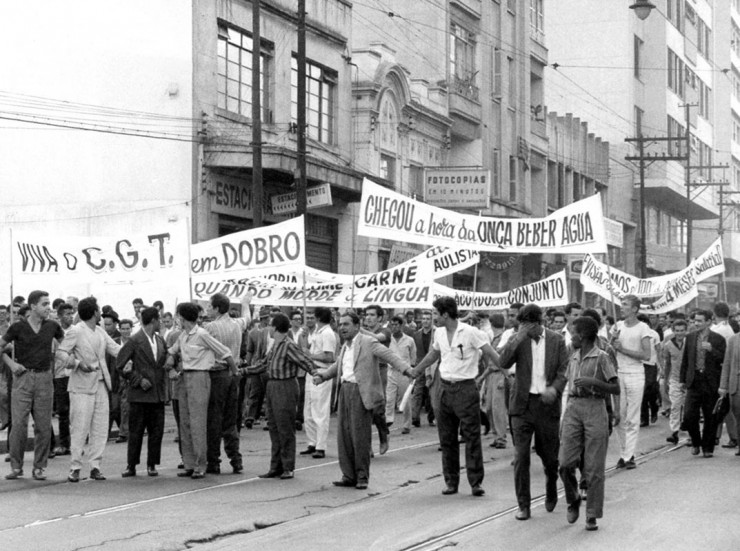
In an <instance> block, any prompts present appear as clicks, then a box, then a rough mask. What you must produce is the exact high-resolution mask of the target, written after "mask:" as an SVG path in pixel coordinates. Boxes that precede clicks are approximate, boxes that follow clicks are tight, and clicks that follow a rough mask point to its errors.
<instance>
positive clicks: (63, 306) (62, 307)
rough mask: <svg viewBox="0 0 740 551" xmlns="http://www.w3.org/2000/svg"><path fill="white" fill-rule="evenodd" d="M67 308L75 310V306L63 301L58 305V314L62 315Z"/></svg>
mask: <svg viewBox="0 0 740 551" xmlns="http://www.w3.org/2000/svg"><path fill="white" fill-rule="evenodd" d="M67 310H70V311H72V312H74V311H75V307H74V306H72V305H71V304H67V303H66V302H62V303H61V304H60V305H59V306H57V316H59V317H62V316H63V315H64V312H66V311H67Z"/></svg>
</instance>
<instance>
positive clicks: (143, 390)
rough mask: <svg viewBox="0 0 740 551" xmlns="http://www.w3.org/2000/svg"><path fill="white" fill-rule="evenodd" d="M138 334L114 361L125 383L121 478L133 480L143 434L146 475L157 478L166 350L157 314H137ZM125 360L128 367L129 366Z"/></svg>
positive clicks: (151, 310)
mask: <svg viewBox="0 0 740 551" xmlns="http://www.w3.org/2000/svg"><path fill="white" fill-rule="evenodd" d="M141 324H142V326H141V330H140V331H137V332H136V333H134V335H133V336H132V337H131V338H130V339H129V340H128V341H127V342H126V344H124V345H123V347H122V348H121V351H120V352H119V354H118V358H117V360H116V366H117V368H118V371H119V372H120V373H121V375H122V376H123V377H124V378H126V379H127V380H128V381H129V390H128V402H129V439H128V461H127V463H128V466H127V467H126V470H125V471H123V473H122V474H121V476H123V477H124V478H127V477H130V476H136V465H138V464H139V458H140V456H141V445H142V441H143V439H144V430H146V432H147V435H148V438H147V458H146V464H147V474H148V475H149V476H157V475H158V474H159V473H158V472H157V465H159V459H160V454H161V451H162V435H163V434H164V403H165V402H166V401H167V372H166V370H165V362H166V361H167V346H166V345H165V342H164V340H163V339H162V337H160V336H159V333H158V331H159V310H158V309H157V308H154V307H150V308H144V309H143V310H141ZM129 360H131V363H130V364H129V363H128V362H129Z"/></svg>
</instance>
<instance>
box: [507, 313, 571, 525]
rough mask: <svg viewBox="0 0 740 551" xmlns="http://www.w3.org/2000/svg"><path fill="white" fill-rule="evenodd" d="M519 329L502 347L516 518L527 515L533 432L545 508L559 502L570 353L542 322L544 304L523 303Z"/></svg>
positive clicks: (561, 338)
mask: <svg viewBox="0 0 740 551" xmlns="http://www.w3.org/2000/svg"><path fill="white" fill-rule="evenodd" d="M517 320H518V321H519V330H518V331H517V333H516V334H515V335H514V336H513V337H512V338H511V339H509V342H507V343H506V345H505V346H504V348H503V350H502V351H501V358H500V365H501V368H502V369H509V368H510V367H511V366H512V365H513V364H516V375H515V377H516V378H515V382H514V385H513V388H512V390H511V396H510V400H509V415H510V416H511V429H512V433H513V440H514V446H515V448H516V455H515V458H514V486H515V490H516V497H517V501H518V503H519V511H518V512H517V514H516V518H517V520H527V519H529V517H530V502H531V494H530V488H529V463H530V453H531V452H530V450H531V448H532V435H534V437H535V442H536V446H535V448H536V452H537V455H539V456H540V459H541V460H542V464H543V466H544V467H545V476H546V477H547V483H546V492H547V495H546V498H545V509H546V510H547V512H548V513H549V512H552V511H553V510H554V509H555V505H557V502H558V491H557V482H558V452H559V449H560V441H559V429H560V403H561V396H562V394H563V389H564V388H565V370H566V368H567V366H568V353H567V350H566V346H565V341H564V340H563V337H561V336H560V335H558V334H557V333H555V332H554V331H550V330H549V329H545V328H544V327H543V326H542V309H541V308H540V307H539V306H537V305H536V304H526V305H524V307H523V308H522V309H521V310H519V313H518V315H517Z"/></svg>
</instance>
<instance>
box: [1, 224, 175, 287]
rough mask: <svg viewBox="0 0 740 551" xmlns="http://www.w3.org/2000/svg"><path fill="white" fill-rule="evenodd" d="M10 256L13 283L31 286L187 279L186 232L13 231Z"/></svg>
mask: <svg viewBox="0 0 740 551" xmlns="http://www.w3.org/2000/svg"><path fill="white" fill-rule="evenodd" d="M11 255H12V259H11V263H12V270H11V277H12V278H13V279H14V280H16V281H18V280H23V282H24V284H25V285H26V286H35V285H40V284H41V283H42V282H43V283H47V284H49V283H51V284H55V282H62V284H63V285H67V286H79V285H88V284H91V283H100V282H109V283H121V282H123V283H128V282H143V281H152V280H165V279H167V278H171V277H173V276H177V277H183V278H187V255H188V236H187V227H186V225H185V224H184V223H180V224H173V225H168V226H166V227H163V228H161V229H157V230H155V231H149V232H145V233H139V234H133V233H132V234H122V235H115V236H107V237H100V236H92V237H88V236H73V235H58V234H54V233H34V232H26V231H14V232H12V234H11Z"/></svg>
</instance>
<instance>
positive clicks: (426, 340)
mask: <svg viewBox="0 0 740 551" xmlns="http://www.w3.org/2000/svg"><path fill="white" fill-rule="evenodd" d="M413 337H414V343H415V344H416V363H417V364H418V363H419V362H421V360H423V359H424V356H426V355H427V354H428V353H429V350H430V349H431V347H432V340H433V337H434V327H433V326H432V313H431V312H430V311H428V310H425V311H424V312H422V314H421V328H420V329H419V330H418V331H416V332H415V333H414V335H413ZM434 367H436V365H432V367H431V368H429V369H427V370H425V372H424V373H419V375H418V377H416V383H415V384H414V391H413V392H414V394H413V401H412V405H411V423H412V424H413V425H414V426H415V427H419V426H421V419H420V417H421V408H422V406H426V410H427V420H428V421H429V425H430V426H433V425H434V408H433V407H432V400H431V397H430V386H431V381H432V379H433V372H434V369H433V368H434Z"/></svg>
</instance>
